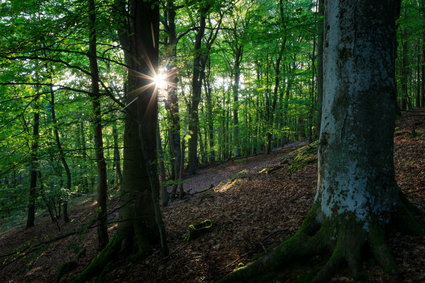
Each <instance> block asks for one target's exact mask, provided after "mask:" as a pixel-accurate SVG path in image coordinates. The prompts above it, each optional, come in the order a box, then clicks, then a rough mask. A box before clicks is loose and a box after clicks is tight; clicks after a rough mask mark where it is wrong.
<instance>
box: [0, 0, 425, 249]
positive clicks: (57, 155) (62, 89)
mask: <svg viewBox="0 0 425 283" xmlns="http://www.w3.org/2000/svg"><path fill="white" fill-rule="evenodd" d="M124 2H125V1H112V0H97V1H89V2H88V1H82V0H72V1H50V0H46V1H38V0H19V1H10V0H3V1H1V4H2V5H1V8H0V15H1V19H0V33H1V37H0V68H1V70H2V72H1V73H0V103H1V106H0V114H1V115H0V189H1V191H0V201H1V203H2V205H1V208H0V217H8V216H10V215H12V214H16V213H23V212H24V213H25V214H26V216H27V220H28V226H31V225H32V224H33V222H34V223H35V225H36V217H35V216H36V213H37V212H41V211H43V210H44V209H47V210H48V211H49V214H50V215H51V218H52V221H58V224H60V225H63V223H62V221H59V220H60V219H63V220H64V222H67V221H68V220H69V219H68V218H69V217H68V209H67V207H68V202H69V201H70V200H71V199H73V198H74V197H75V196H79V195H82V194H86V193H94V191H95V188H98V195H99V201H98V203H99V205H100V209H99V219H100V220H101V222H102V223H104V225H103V229H102V231H103V232H101V233H103V239H106V238H107V237H106V232H105V231H106V215H105V211H106V210H105V206H106V202H107V197H108V196H110V195H113V194H115V193H116V190H115V189H116V188H118V187H120V188H124V189H126V187H131V186H132V185H129V183H127V182H128V180H129V178H130V179H131V177H129V176H128V175H126V174H130V173H129V170H134V172H133V173H132V174H138V173H137V172H140V171H138V170H141V169H140V168H141V166H142V163H138V162H139V161H135V162H136V163H135V164H129V163H128V162H130V161H129V159H128V158H127V159H126V158H124V159H123V158H122V155H123V153H124V150H123V147H124V140H125V139H124V138H123V136H126V137H127V138H128V140H127V141H129V140H130V137H129V136H130V135H133V136H132V138H134V141H133V143H134V154H133V153H129V152H127V156H128V155H138V154H139V155H140V154H141V153H140V152H141V151H143V149H142V148H137V146H140V145H138V144H140V142H141V140H138V139H139V138H138V137H137V136H134V135H135V134H136V133H139V132H140V131H141V132H142V133H144V134H145V135H147V136H149V137H150V140H149V141H147V143H148V145H147V151H148V152H149V154H148V158H147V159H146V160H144V162H148V163H149V162H150V163H151V165H149V166H150V167H152V166H154V165H152V164H155V166H156V165H159V164H163V165H164V166H163V168H164V170H163V177H164V182H163V185H164V186H165V187H167V186H174V188H173V189H171V188H170V191H171V192H173V195H177V192H178V194H179V195H180V196H182V195H184V182H183V178H184V177H185V175H186V176H187V175H189V174H193V173H194V172H195V171H196V169H197V168H198V167H199V166H204V165H208V164H210V163H212V162H219V161H224V160H229V159H235V158H239V157H241V156H246V155H252V154H257V153H261V152H270V151H272V150H273V149H274V148H279V147H282V146H284V145H285V144H287V143H290V142H293V141H298V140H306V139H309V140H314V139H317V134H318V131H317V129H318V128H319V126H318V121H319V120H320V119H319V115H318V113H319V112H320V103H318V102H320V100H321V99H320V97H321V91H320V90H321V84H320V77H321V67H320V66H321V59H320V58H321V46H322V44H321V42H322V40H321V28H320V27H321V23H322V20H323V19H322V17H321V15H320V13H319V6H320V5H319V2H320V1H304V0H296V1H286V0H281V1H270V0H239V1H230V2H229V1H218V0H217V1H178V0H176V1H159V2H155V3H157V4H158V5H159V6H158V7H159V9H160V11H159V13H160V15H161V17H160V18H159V20H160V22H161V25H160V27H159V31H158V34H156V30H155V33H154V35H155V36H156V37H155V39H154V40H153V42H154V43H155V48H158V49H159V52H160V54H159V59H158V65H159V69H158V70H155V72H156V73H161V72H162V73H164V74H163V76H164V77H166V78H167V80H168V82H167V86H166V90H161V91H160V92H159V95H158V112H159V114H158V117H159V122H158V127H156V123H157V122H156V120H157V119H156V118H155V115H156V114H154V113H153V112H152V113H151V112H149V113H148V114H149V115H152V116H150V119H151V120H152V122H145V120H144V119H147V117H142V116H143V115H144V114H143V113H142V112H143V111H142V110H140V109H143V107H144V106H143V105H145V104H147V103H148V102H147V101H142V100H134V99H136V97H137V96H134V93H132V89H137V86H138V85H144V84H146V83H147V82H146V81H143V82H140V80H141V78H140V77H138V76H139V75H140V74H145V73H149V72H152V70H151V69H149V70H148V69H143V70H142V69H141V70H138V69H137V68H139V67H138V64H140V62H141V61H143V60H144V59H142V58H144V57H145V54H137V55H134V52H133V51H134V50H135V49H136V47H135V46H136V45H140V42H139V41H141V40H142V39H130V38H129V37H130V35H129V34H127V32H128V30H131V29H130V27H129V26H128V24H129V23H128V22H126V21H123V19H125V17H124V16H123V15H126V14H128V10H126V9H121V10H122V12H123V13H119V12H118V11H117V5H118V4H119V5H118V7H120V6H121V7H122V6H125V5H126V4H125V3H124ZM422 2H423V1H404V2H403V5H402V7H401V17H400V21H399V27H398V30H397V32H398V37H399V40H398V42H399V48H398V56H397V61H396V66H397V69H396V78H397V87H398V92H397V93H398V94H397V95H398V96H397V101H398V105H399V108H400V109H406V108H412V107H420V106H423V105H424V101H425V84H424V81H425V71H424V70H425V67H424V65H425V64H424V57H425V53H424V50H425V49H424V34H425V31H424V24H423V21H424V20H423V19H424V4H423V3H422ZM128 3H129V4H127V5H130V6H132V5H133V4H134V1H130V2H128ZM157 4H155V5H157ZM134 5H135V4H134ZM126 7H127V8H128V9H130V8H129V6H126ZM118 10H120V9H118ZM94 16H96V17H94ZM131 31H132V32H133V31H134V32H135V33H139V29H137V30H131ZM143 32H144V33H146V34H149V33H152V30H144V31H143ZM132 40H135V42H133V43H130V42H129V41H132ZM155 56H156V55H155ZM155 56H154V57H155ZM149 57H151V55H149ZM151 63H152V64H153V65H156V63H157V62H156V59H152V61H151ZM136 65H137V66H136ZM128 68H130V69H132V70H136V71H137V73H135V74H136V76H135V77H134V76H133V77H131V76H129V74H128V73H127V70H128ZM132 72H133V73H132ZM132 72H130V74H133V75H134V71H132ZM151 75H152V74H151ZM144 79H146V78H144ZM136 106H137V107H138V108H137V107H136ZM133 108H134V109H133ZM136 108H137V109H139V110H140V111H139V110H137V109H136ZM129 112H134V113H136V114H132V115H133V116H137V119H136V120H137V123H134V124H131V123H132V122H134V121H133V120H132V119H130V118H129V117H128V116H126V114H128V113H129ZM141 115H142V116H141ZM126 119H127V120H126ZM148 120H149V119H148ZM149 121H150V120H149ZM138 123H139V124H140V123H141V124H140V125H143V127H146V128H143V127H142V128H140V125H139V124H138ZM130 124H131V126H129V125H130ZM125 125H127V126H128V127H130V128H131V129H130V128H125ZM157 131H158V133H159V135H158V136H159V137H158V140H160V141H161V143H160V144H159V148H158V149H161V151H162V153H163V154H162V155H161V156H159V159H157V157H156V156H155V155H154V154H153V153H152V152H155V151H156V148H154V147H153V145H154V144H155V143H154V141H153V140H152V138H153V137H155V139H157ZM127 150H129V149H128V148H127ZM151 151H152V152H151ZM123 160H124V161H123ZM156 160H158V163H157V161H156ZM122 165H123V166H124V167H125V168H126V169H125V171H126V173H124V175H125V176H124V180H123V181H122V178H121V175H122V173H121V166H122ZM145 169H146V168H145ZM146 170H147V169H146ZM146 170H145V171H144V173H143V174H141V175H140V176H138V177H140V178H139V179H138V180H136V181H132V182H133V183H138V184H143V186H146V187H148V185H147V184H145V181H146V180H148V179H149V178H148V175H149V174H151V173H152V174H154V175H156V169H153V167H152V168H150V169H149V170H147V171H146ZM150 170H153V171H152V172H151V173H149V172H148V171H150ZM130 175H131V174H130ZM126 180H127V181H126ZM149 180H151V181H152V178H151V179H149ZM153 185H154V186H158V184H156V180H154V181H153ZM107 188H108V192H106V189H107ZM144 193H146V192H144ZM149 197H150V196H148V195H147V194H146V195H145V198H146V199H147V198H149ZM151 208H153V209H157V208H155V207H151ZM151 212H152V213H153V215H154V214H155V213H154V212H155V211H154V210H151ZM33 219H35V221H34V220H33ZM101 242H102V244H100V246H101V247H103V246H104V245H105V243H106V242H107V241H106V240H101Z"/></svg>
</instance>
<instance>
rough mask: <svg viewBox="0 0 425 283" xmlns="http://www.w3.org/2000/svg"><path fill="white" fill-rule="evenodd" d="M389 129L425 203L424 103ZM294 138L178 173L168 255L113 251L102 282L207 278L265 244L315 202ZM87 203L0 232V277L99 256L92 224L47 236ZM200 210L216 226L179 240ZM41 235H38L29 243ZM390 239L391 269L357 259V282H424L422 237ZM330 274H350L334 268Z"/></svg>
mask: <svg viewBox="0 0 425 283" xmlns="http://www.w3.org/2000/svg"><path fill="white" fill-rule="evenodd" d="M395 135H396V136H395V155H394V161H395V166H396V174H397V182H398V184H399V185H400V187H401V188H402V190H403V191H404V192H405V194H406V195H407V197H408V198H409V200H410V201H411V202H413V203H414V204H415V205H416V206H418V207H419V208H421V209H422V210H425V109H419V110H415V111H411V112H404V113H402V118H401V119H399V120H398V121H397V128H396V132H395ZM301 146H303V144H297V145H293V146H292V147H287V148H282V149H279V150H277V151H274V152H273V153H272V154H270V155H265V154H263V155H257V156H252V157H248V158H243V159H237V160H233V161H229V162H227V163H223V164H220V165H217V166H212V167H209V168H204V169H202V170H200V171H199V172H198V175H196V176H194V177H192V178H190V179H188V180H186V181H185V184H184V186H185V190H187V191H189V192H190V193H189V195H188V197H187V198H186V199H185V200H183V201H177V202H173V203H171V204H170V205H169V206H167V207H165V208H164V209H163V214H164V221H165V224H166V229H167V233H168V234H167V236H168V242H169V247H170V251H171V253H170V255H169V256H168V257H166V258H162V257H161V256H160V255H159V254H158V253H157V252H155V253H154V254H153V255H151V256H150V257H148V258H146V259H145V260H143V261H141V262H140V261H128V260H127V261H121V260H119V259H117V260H116V262H115V268H114V269H113V270H112V271H111V272H109V273H108V274H106V275H105V276H104V277H103V278H102V279H101V280H100V281H101V282H211V280H214V279H218V278H221V277H223V276H224V275H225V274H227V273H228V272H230V271H232V270H233V269H234V268H235V267H237V266H238V265H239V264H246V263H248V262H250V261H252V260H253V259H255V258H256V257H258V256H259V255H261V254H263V253H264V252H267V251H268V250H270V249H272V248H273V247H274V246H276V245H277V244H279V243H280V242H281V241H282V239H284V238H286V237H288V236H289V235H291V234H292V233H294V232H295V231H296V230H297V228H298V227H299V226H300V224H301V222H302V220H303V218H304V216H305V214H306V212H307V210H308V208H309V207H310V205H311V203H312V201H313V197H314V193H315V187H316V179H317V165H316V162H314V160H315V156H314V154H312V153H311V151H310V152H309V151H308V150H307V151H305V152H307V155H306V156H304V157H305V158H304V160H305V161H306V162H301V163H299V162H298V161H297V162H298V163H296V162H295V161H296V160H294V158H295V156H297V153H299V150H298V151H294V149H295V148H297V147H301ZM305 149H306V148H305V147H304V150H305ZM307 149H308V148H307ZM211 185H213V186H211ZM206 188H210V189H206ZM195 192H197V193H195ZM117 203H118V202H117V199H116V198H113V199H112V200H111V201H110V207H111V208H110V209H111V210H112V211H111V214H110V220H111V221H114V220H115V219H116V218H117V213H116V211H114V209H115V210H116V206H117ZM94 206H95V202H94V201H93V199H86V200H85V201H81V202H78V203H75V204H74V205H73V207H72V210H71V217H72V219H73V221H72V222H71V223H68V224H60V225H56V224H55V223H51V222H50V220H49V218H48V217H47V215H46V216H45V217H43V218H39V219H37V222H36V226H35V227H34V228H31V229H23V228H15V229H13V230H10V231H7V232H3V233H0V260H1V262H0V282H49V281H50V282H52V281H55V280H56V279H57V278H56V272H57V270H58V269H59V267H60V266H61V265H62V264H63V263H65V262H71V261H72V262H74V263H76V264H73V265H74V266H73V268H70V269H73V270H72V271H71V272H70V273H69V274H68V275H65V276H64V277H62V280H64V279H67V278H69V276H71V275H72V273H74V272H77V271H80V270H81V269H82V268H83V267H84V266H85V265H86V264H88V263H89V262H90V260H91V259H92V258H93V257H94V256H95V255H96V250H95V246H96V245H95V243H96V236H95V229H80V231H79V232H78V233H76V234H73V235H71V236H68V237H64V238H62V239H61V240H56V241H52V242H49V241H50V239H54V238H55V237H58V236H60V235H62V236H66V234H67V233H68V232H69V231H74V230H75V229H78V228H79V227H81V226H82V224H84V223H90V222H91V221H92V219H93V215H94V211H95V210H94ZM205 219H211V220H212V221H214V222H215V223H216V224H217V226H216V227H214V228H213V229H212V230H211V231H209V232H207V233H205V234H204V235H201V236H200V237H198V238H196V239H194V240H191V241H189V242H185V241H184V240H183V237H184V235H185V233H186V231H187V227H188V225H190V224H196V223H199V222H201V221H203V220H205ZM422 220H423V221H424V222H425V217H422ZM59 228H60V230H59ZM115 229H116V224H113V225H111V227H110V232H111V234H112V233H113V232H114V230H115ZM0 231H1V229H0ZM40 242H41V243H45V244H42V245H39V246H38V247H37V248H33V247H34V246H35V245H36V244H37V243H40ZM389 243H390V247H391V250H392V252H393V254H394V256H395V258H396V260H397V262H398V264H399V267H400V274H399V275H397V276H389V275H387V274H385V273H383V271H382V270H381V269H380V268H379V267H378V266H377V265H376V264H375V263H374V262H373V260H369V261H365V263H364V278H363V282H425V257H424V256H423V255H424V254H425V238H424V237H417V236H408V235H403V234H399V233H396V234H392V235H391V236H390V238H389ZM18 251H19V252H18ZM8 254H9V255H8ZM5 255H8V256H5ZM319 264H320V259H319V258H313V259H311V260H308V261H306V262H304V263H303V265H293V266H288V267H287V268H285V271H283V272H282V273H281V274H280V275H279V278H278V280H279V281H280V282H302V281H303V280H304V281H305V279H306V278H309V276H310V274H309V273H310V272H311V271H314V270H316V271H317V266H318V265H319ZM274 282H276V281H274ZM332 282H354V280H353V279H351V278H350V276H349V275H348V271H347V270H345V269H341V270H340V272H339V273H338V274H337V275H336V276H335V277H334V278H333V279H332Z"/></svg>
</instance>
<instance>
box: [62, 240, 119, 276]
mask: <svg viewBox="0 0 425 283" xmlns="http://www.w3.org/2000/svg"><path fill="white" fill-rule="evenodd" d="M123 239H124V236H123V234H121V233H115V235H114V236H113V237H112V239H111V240H110V241H109V243H108V244H107V245H106V247H105V248H104V249H103V250H102V252H101V253H100V254H99V255H98V256H97V257H96V258H95V259H94V260H93V261H92V262H91V263H90V264H89V265H88V266H87V267H86V268H85V269H84V270H83V271H82V272H81V273H79V274H77V275H76V276H75V277H74V278H72V279H71V280H70V281H69V282H72V283H77V282H86V281H88V280H90V279H91V278H93V277H94V276H96V275H98V274H101V273H102V272H103V270H104V268H105V266H108V264H109V262H110V261H111V260H112V259H113V258H114V257H115V256H116V254H117V253H118V251H119V249H120V244H121V242H122V240H123Z"/></svg>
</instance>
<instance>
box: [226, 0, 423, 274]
mask: <svg viewBox="0 0 425 283" xmlns="http://www.w3.org/2000/svg"><path fill="white" fill-rule="evenodd" d="M399 6H400V2H399V1H391V0H386V1H374V2H370V1H367V0H360V1H359V0H337V1H328V2H327V6H326V12H325V13H326V24H325V25H326V39H325V41H326V42H325V49H324V92H323V93H324V100H323V101H324V104H323V115H322V128H321V134H320V149H319V169H318V170H319V172H318V173H319V180H318V185H317V194H316V197H315V200H314V203H313V206H312V208H311V209H310V212H309V214H308V215H307V217H306V218H305V220H304V223H303V225H302V226H301V227H300V229H299V230H298V231H297V233H296V234H295V235H294V236H292V237H290V238H289V239H287V240H286V241H284V242H283V243H282V244H280V245H279V246H278V247H277V248H276V249H274V250H273V251H271V252H269V253H268V254H266V255H265V256H264V257H262V258H260V259H259V260H257V261H256V262H254V263H253V264H251V265H248V266H247V267H245V268H243V269H240V270H238V271H236V272H234V273H231V274H229V275H228V276H226V277H225V278H224V279H223V280H221V282H242V281H250V280H251V281H254V280H258V278H260V277H261V275H262V274H270V273H271V272H276V271H278V270H279V269H280V268H282V266H285V264H288V263H290V262H292V261H293V260H295V259H298V260H302V259H304V258H307V257H312V256H313V255H315V254H323V253H324V252H328V253H330V255H331V256H330V258H329V260H328V261H327V262H326V264H325V265H324V266H323V268H322V269H321V270H320V271H319V273H318V274H317V275H316V276H315V277H314V278H313V280H312V282H329V281H330V279H331V277H332V275H333V274H334V273H335V272H336V271H338V270H339V268H340V266H341V265H342V264H347V265H348V267H349V269H350V271H351V272H352V274H353V276H354V277H359V276H360V269H361V264H362V262H361V260H362V257H363V256H364V254H363V248H364V247H369V248H370V251H371V253H372V255H373V256H374V258H375V259H376V261H377V262H378V263H379V264H380V265H381V266H382V267H383V268H384V270H385V271H387V272H390V273H394V272H396V270H397V269H396V263H395V261H394V259H393V257H392V256H391V254H390V252H389V249H388V246H387V243H386V232H385V229H386V227H387V226H389V225H392V226H393V227H400V228H402V229H406V230H407V231H409V232H415V233H418V234H421V235H425V229H424V226H423V225H421V224H420V223H419V222H417V220H416V219H415V217H414V216H413V215H412V213H411V211H410V208H409V207H408V205H409V204H408V203H407V201H406V200H405V198H404V197H403V196H402V195H401V192H400V189H399V188H398V186H397V184H396V182H395V174H394V165H393V130H394V120H395V115H396V104H395V100H396V87H395V54H396V52H395V51H396V50H395V46H396V44H395V35H396V25H395V19H396V17H397V15H398V11H399ZM383 110H385V111H383ZM254 278H255V279H254ZM258 281H261V280H258Z"/></svg>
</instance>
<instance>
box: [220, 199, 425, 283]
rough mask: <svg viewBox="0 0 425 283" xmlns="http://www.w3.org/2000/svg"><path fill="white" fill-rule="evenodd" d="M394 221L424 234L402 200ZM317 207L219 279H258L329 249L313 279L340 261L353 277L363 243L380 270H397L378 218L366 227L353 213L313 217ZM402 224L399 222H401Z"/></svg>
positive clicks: (321, 279)
mask: <svg viewBox="0 0 425 283" xmlns="http://www.w3.org/2000/svg"><path fill="white" fill-rule="evenodd" d="M401 203H402V205H401V207H400V211H401V212H400V211H399V212H398V213H397V217H394V218H393V219H392V222H391V224H394V222H396V223H397V224H399V228H402V230H403V231H407V232H414V233H415V234H420V235H425V233H424V231H425V229H424V225H423V224H422V223H420V222H419V221H418V220H417V219H416V217H415V216H414V214H413V213H412V212H411V210H410V209H409V207H408V205H407V203H405V202H404V201H403V200H402V201H401ZM317 212H318V209H317V206H316V207H315V206H313V207H312V209H311V210H310V212H309V214H308V216H307V217H306V219H305V221H304V223H303V225H302V226H301V227H300V229H299V230H298V232H296V234H294V235H293V236H292V237H290V238H289V239H287V240H286V241H284V242H283V243H282V244H280V245H279V246H278V247H276V248H275V249H274V250H272V251H271V252H269V253H268V254H266V255H264V256H263V257H262V258H260V259H258V260H257V261H255V262H253V263H252V264H249V265H247V266H244V267H242V268H238V269H236V270H235V271H234V272H232V273H230V274H228V275H227V276H225V277H224V278H223V279H222V280H220V281H219V282H258V281H259V279H260V278H262V277H261V276H263V275H264V274H272V273H275V272H279V271H280V270H281V269H283V268H284V267H285V265H287V264H290V263H292V262H294V261H296V260H298V261H300V260H301V259H303V258H307V257H310V256H312V255H323V254H324V252H325V251H328V252H330V257H329V259H328V261H327V262H326V263H325V265H324V266H323V267H322V268H321V270H320V271H319V272H318V273H317V274H316V276H315V277H314V278H313V280H312V282H315V283H320V282H328V281H329V280H330V279H331V278H332V276H333V275H334V274H335V273H336V272H337V271H338V270H339V269H340V267H341V266H342V265H347V266H348V268H349V270H350V272H351V274H352V276H353V277H354V278H355V279H359V278H361V266H362V260H363V256H364V254H363V250H364V247H368V248H369V249H370V251H371V252H372V254H373V256H374V258H375V259H376V261H377V262H378V263H379V264H380V265H381V266H382V268H383V270H384V271H385V272H387V273H389V274H396V273H398V269H397V264H396V261H395V259H394V257H393V256H392V255H391V253H390V250H389V248H388V245H387V233H386V229H385V228H386V227H385V226H384V225H382V224H380V223H379V222H376V223H372V224H370V225H369V227H368V228H369V229H365V227H364V224H363V223H359V222H357V221H356V218H355V217H354V216H352V215H347V214H345V215H340V216H337V217H335V218H332V219H325V220H324V221H322V223H318V222H317V221H316V215H317ZM400 224H402V225H400Z"/></svg>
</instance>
